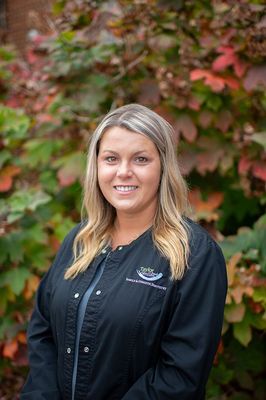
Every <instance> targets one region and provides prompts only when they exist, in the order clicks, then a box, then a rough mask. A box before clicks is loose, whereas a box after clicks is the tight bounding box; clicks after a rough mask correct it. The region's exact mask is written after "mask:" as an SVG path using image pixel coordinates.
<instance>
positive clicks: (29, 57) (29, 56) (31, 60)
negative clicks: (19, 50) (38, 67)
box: [26, 49, 39, 64]
mask: <svg viewBox="0 0 266 400" xmlns="http://www.w3.org/2000/svg"><path fill="white" fill-rule="evenodd" d="M26 57H27V60H28V62H29V64H34V63H35V62H36V61H38V60H39V57H38V56H37V54H36V53H35V52H34V50H33V49H30V50H29V51H28V52H27V54H26Z"/></svg>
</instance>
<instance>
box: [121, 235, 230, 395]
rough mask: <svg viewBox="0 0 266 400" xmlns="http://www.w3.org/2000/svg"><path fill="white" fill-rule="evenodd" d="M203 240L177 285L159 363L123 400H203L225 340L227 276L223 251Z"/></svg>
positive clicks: (194, 250) (149, 370) (212, 242)
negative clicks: (223, 332)
mask: <svg viewBox="0 0 266 400" xmlns="http://www.w3.org/2000/svg"><path fill="white" fill-rule="evenodd" d="M202 239H203V240H199V241H198V243H197V245H196V246H194V247H193V248H192V250H191V256H190V263H189V269H188V270H187V272H186V274H185V276H184V278H183V279H182V281H180V282H179V283H178V282H177V283H176V284H175V294H174V295H173V299H172V301H173V302H174V310H173V312H172V315H171V318H170V322H169V323H168V326H167V328H166V332H165V333H164V335H163V337H162V341H161V348H160V356H159V360H158V362H157V363H156V365H155V366H154V367H152V368H150V369H148V370H147V371H146V372H145V373H144V374H143V375H141V376H140V377H139V379H138V380H137V381H136V382H135V383H134V384H133V386H131V388H130V389H129V390H128V392H127V393H126V394H125V395H124V397H123V398H122V400H136V399H138V400H146V399H149V400H176V399H180V400H181V399H182V400H202V399H204V396H205V386H206V382H207V379H208V375H209V372H210V369H211V366H212V363H213V359H214V356H215V353H216V350H217V347H218V344H219V340H220V335H221V328H222V321H223V311H224V303H225V297H226V291H227V277H226V267H225V261H224V257H223V255H222V252H221V250H220V248H219V246H218V245H217V244H216V243H215V242H214V241H212V240H211V239H210V238H209V237H208V236H207V235H206V237H204V235H203V238H202ZM151 329H152V327H151Z"/></svg>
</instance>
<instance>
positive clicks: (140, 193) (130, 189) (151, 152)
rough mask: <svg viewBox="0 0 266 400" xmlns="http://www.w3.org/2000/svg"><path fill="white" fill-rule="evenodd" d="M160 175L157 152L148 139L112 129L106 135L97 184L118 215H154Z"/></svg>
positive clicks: (101, 143)
mask: <svg viewBox="0 0 266 400" xmlns="http://www.w3.org/2000/svg"><path fill="white" fill-rule="evenodd" d="M160 175H161V162H160V156H159V153H158V150H157V148H156V146H155V144H154V143H153V142H152V141H151V140H150V139H148V138H147V137H146V136H144V135H141V134H139V133H135V132H131V131H129V130H127V129H125V128H121V127H113V128H110V129H108V130H107V131H106V132H105V133H104V134H103V137H102V139H101V141H100V147H99V154H98V183H99V186H100V189H101V191H102V194H103V196H104V197H105V199H106V200H107V201H108V202H109V203H110V204H111V205H112V206H113V207H114V208H115V209H116V211H117V213H119V212H120V213H127V214H131V215H134V216H137V215H139V216H141V215H143V216H144V214H145V213H148V214H149V215H152V216H154V214H155V211H156V207H157V198H158V188H159V183H160ZM143 213H144V214H143Z"/></svg>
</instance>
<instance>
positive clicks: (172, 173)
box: [65, 104, 189, 280]
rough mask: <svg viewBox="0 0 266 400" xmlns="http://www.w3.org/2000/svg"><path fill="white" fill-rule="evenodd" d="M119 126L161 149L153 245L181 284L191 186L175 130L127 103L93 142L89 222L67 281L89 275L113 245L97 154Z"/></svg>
mask: <svg viewBox="0 0 266 400" xmlns="http://www.w3.org/2000/svg"><path fill="white" fill-rule="evenodd" d="M117 126H119V127H123V128H125V129H128V130H129V131H131V132H135V133H136V134H141V135H144V136H146V137H148V138H149V139H150V140H151V141H152V142H153V143H154V144H155V145H156V147H157V149H158V152H159V155H160V160H161V169H162V173H161V182H160V187H159V201H158V206H157V211H156V215H155V217H154V223H153V226H152V236H153V242H154V244H155V246H156V247H157V249H158V250H159V251H160V252H161V254H163V255H164V256H165V257H166V258H168V259H169V262H170V268H171V276H172V278H173V279H175V280H178V279H181V278H182V277H183V275H184V272H185V270H186V266H187V263H188V255H189V228H188V225H187V223H186V221H185V219H184V216H185V215H187V213H188V210H189V205H188V199H187V185H186V183H185V181H184V179H183V178H182V175H181V173H180V170H179V167H178V163H177V158H176V152H175V145H174V142H173V128H172V127H171V125H170V124H169V123H168V122H167V121H165V119H163V118H162V117H161V116H159V115H158V114H157V113H155V112H154V111H152V110H150V109H148V108H147V107H144V106H142V105H139V104H129V105H126V106H123V107H120V108H117V109H116V110H114V111H111V112H109V113H108V114H107V115H106V116H105V117H104V118H103V120H102V122H101V123H100V124H99V126H98V127H97V129H96V130H95V132H94V133H93V135H92V136H91V138H90V144H89V150H88V156H87V169H86V175H85V179H84V189H83V191H84V193H83V205H82V219H84V221H86V222H85V223H84V226H83V227H82V229H81V230H80V231H79V232H78V234H77V236H76V237H75V240H74V244H73V252H74V261H73V263H72V265H71V266H70V267H69V268H68V269H67V270H66V273H65V278H66V279H70V278H75V277H76V276H77V275H78V274H79V273H81V272H83V271H85V270H86V269H87V268H88V266H89V265H90V263H91V262H92V260H93V259H94V258H95V257H96V256H97V255H98V254H99V253H100V252H101V250H102V249H103V248H104V247H105V246H106V245H107V243H108V242H109V241H110V230H111V228H112V226H113V223H114V219H115V209H114V208H113V206H112V205H111V204H110V203H108V202H107V200H106V199H105V198H104V196H103V195H102V193H101V190H100V188H99V185H98V179H97V154H98V149H99V143H100V140H101V138H102V136H103V134H104V133H105V132H106V131H107V130H108V129H109V128H111V127H117Z"/></svg>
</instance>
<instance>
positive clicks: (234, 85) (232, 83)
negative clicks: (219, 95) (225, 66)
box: [223, 76, 240, 90]
mask: <svg viewBox="0 0 266 400" xmlns="http://www.w3.org/2000/svg"><path fill="white" fill-rule="evenodd" d="M223 80H224V83H225V84H226V85H227V86H229V87H230V88H231V89H233V90H237V89H239V86H240V85H239V82H238V81H237V80H236V79H234V78H232V77H231V76H227V77H226V78H223Z"/></svg>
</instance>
